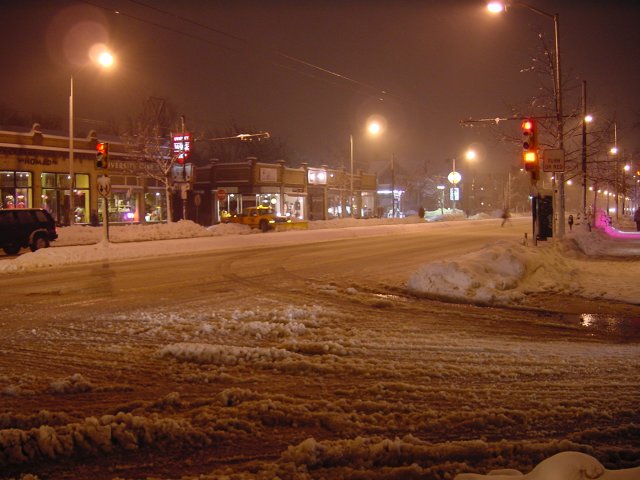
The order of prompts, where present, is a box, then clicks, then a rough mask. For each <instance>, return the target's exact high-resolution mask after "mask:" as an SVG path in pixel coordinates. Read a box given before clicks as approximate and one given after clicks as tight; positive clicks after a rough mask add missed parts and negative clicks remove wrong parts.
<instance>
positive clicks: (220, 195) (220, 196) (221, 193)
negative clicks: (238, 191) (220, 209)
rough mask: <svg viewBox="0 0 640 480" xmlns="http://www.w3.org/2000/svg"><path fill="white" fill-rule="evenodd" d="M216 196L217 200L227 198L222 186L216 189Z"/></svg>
mask: <svg viewBox="0 0 640 480" xmlns="http://www.w3.org/2000/svg"><path fill="white" fill-rule="evenodd" d="M216 197H217V198H218V201H220V202H221V201H223V200H224V199H225V198H227V191H226V190H225V189H224V188H219V189H218V190H217V191H216Z"/></svg>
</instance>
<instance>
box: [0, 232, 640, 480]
mask: <svg viewBox="0 0 640 480" xmlns="http://www.w3.org/2000/svg"><path fill="white" fill-rule="evenodd" d="M522 225H524V223H523V224H522ZM465 229H466V230H465ZM466 231H468V227H465V226H459V225H455V224H451V225H448V226H445V227H442V228H438V229H431V230H429V233H428V234H426V233H421V232H409V233H406V234H403V235H393V236H388V237H385V236H376V237H369V238H353V239H345V240H333V241H328V242H321V243H313V242H309V243H300V244H295V245H285V246H281V247H274V246H265V247H251V248H247V247H237V248H232V249H224V250H218V251H211V252H194V253H193V254H190V255H182V256H176V257H169V256H165V257H162V258H153V259H141V260H128V261H118V262H102V263H94V264H89V265H84V266H77V267H65V268H60V269H55V270H44V271H40V272H31V273H29V272H27V273H21V274H10V275H3V276H0V305H2V307H1V312H2V320H1V321H0V333H1V334H2V341H1V343H0V472H2V473H0V477H1V478H10V477H11V476H16V477H17V476H19V475H20V474H23V473H33V474H37V475H38V476H39V477H40V478H47V479H58V478H60V479H61V478H74V479H84V478H92V479H95V480H100V479H111V478H116V477H118V478H141V477H147V476H154V478H160V479H164V478H167V479H168V478H181V477H183V476H185V477H186V476H188V475H194V476H195V475H197V474H202V475H205V476H203V477H202V478H227V477H223V475H225V474H226V475H229V477H228V478H234V479H271V478H275V477H276V476H278V477H279V478H281V479H291V480H297V479H315V478H318V479H319V478H331V479H340V478H345V479H346V478H356V477H357V478H362V479H383V478H429V479H431V478H433V479H436V480H437V479H450V478H453V475H454V474H455V473H458V472H465V471H486V470H487V469H490V468H493V467H505V466H508V467H510V468H519V469H521V470H523V471H527V470H528V469H530V468H531V467H532V466H533V465H535V464H537V463H538V462H540V461H541V460H542V459H544V458H546V457H548V456H550V455H551V454H553V453H555V452H558V451H562V450H566V449H573V450H582V451H585V452H587V453H589V454H590V455H593V456H595V457H596V458H598V460H600V461H601V462H602V463H603V464H605V466H607V467H608V468H612V469H617V468H625V467H629V466H635V465H638V464H640V441H639V438H640V435H639V434H638V430H637V425H638V423H639V421H640V417H639V414H638V411H637V401H638V391H639V387H640V374H639V373H638V372H639V369H638V367H639V366H640V362H639V358H640V355H638V354H639V348H638V343H637V341H636V340H633V339H629V338H623V337H621V336H620V335H619V332H615V331H614V332H607V331H595V330H591V329H586V328H584V326H581V325H580V324H579V323H577V322H574V323H572V322H569V321H567V319H566V317H565V316H563V315H560V314H552V313H544V312H539V311H536V310H535V309H500V308H486V307H485V308H483V307H477V306H470V305H461V304H460V305H455V304H447V303H440V302H436V301H431V300H426V299H419V298H413V297H411V296H409V295H407V294H406V291H405V289H404V285H405V283H406V280H407V278H408V276H409V275H410V274H411V272H412V271H413V270H415V268H416V265H418V264H420V263H422V262H426V261H430V260H433V259H437V258H443V257H455V255H458V254H461V253H464V252H468V251H470V250H473V249H477V248H479V247H480V246H481V245H482V244H483V242H485V241H486V242H492V241H495V240H497V239H499V238H502V237H504V236H506V237H508V238H509V237H510V238H519V237H521V236H522V232H523V231H525V228H518V227H514V228H505V229H500V228H496V223H495V222H485V223H483V222H479V223H478V224H477V226H475V227H474V232H473V235H470V234H468V233H464V232H466ZM251 237H252V239H251V241H253V242H259V239H260V238H261V236H257V235H252V236H251ZM262 238H267V237H262ZM630 308H631V307H630ZM633 308H635V307H633ZM630 340H631V341H630ZM234 475H235V476H234Z"/></svg>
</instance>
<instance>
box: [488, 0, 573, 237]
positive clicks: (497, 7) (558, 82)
mask: <svg viewBox="0 0 640 480" xmlns="http://www.w3.org/2000/svg"><path fill="white" fill-rule="evenodd" d="M508 5H510V6H514V7H524V8H526V9H528V10H530V11H532V12H534V13H537V14H538V15H542V16H543V17H547V18H550V19H552V20H553V26H554V35H555V75H554V91H555V97H556V121H557V124H558V127H557V128H558V138H557V142H558V148H559V149H560V150H564V127H563V123H562V117H563V113H562V75H561V71H560V18H559V15H558V14H557V13H554V14H552V13H547V12H545V11H543V10H540V9H539V8H536V7H534V6H532V5H529V4H527V3H524V2H512V3H509V4H508ZM487 8H488V9H489V11H490V12H493V13H497V12H502V11H506V10H507V4H502V3H500V2H491V3H489V4H488V5H487ZM558 177H559V186H558V193H559V197H560V201H559V202H556V203H558V205H557V207H558V220H557V233H558V237H560V238H562V237H563V236H564V207H565V206H564V172H559V176H558ZM554 182H555V175H554ZM554 195H555V189H554Z"/></svg>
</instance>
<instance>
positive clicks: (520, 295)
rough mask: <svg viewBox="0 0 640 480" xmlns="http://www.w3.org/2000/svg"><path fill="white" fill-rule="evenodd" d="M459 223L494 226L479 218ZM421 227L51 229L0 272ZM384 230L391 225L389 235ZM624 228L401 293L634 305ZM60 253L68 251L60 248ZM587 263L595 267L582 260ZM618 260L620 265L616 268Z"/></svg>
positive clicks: (482, 259)
mask: <svg viewBox="0 0 640 480" xmlns="http://www.w3.org/2000/svg"><path fill="white" fill-rule="evenodd" d="M429 218H430V219H431V220H435V221H434V222H433V223H431V224H430V226H432V227H433V228H438V226H439V225H440V223H439V222H438V221H440V220H462V219H463V218H462V217H460V216H458V217H456V216H452V215H449V216H445V217H444V218H443V217H440V216H438V215H437V213H435V212H431V216H430V217H429ZM467 221H468V222H470V223H472V222H474V221H498V220H495V219H489V220H487V219H486V217H484V218H476V219H471V220H467ZM421 224H422V222H420V223H418V219H417V217H412V218H407V219H403V220H388V219H370V220H355V219H341V220H331V221H319V222H311V224H310V230H309V231H291V232H277V233H270V234H267V235H264V234H261V232H259V231H258V230H251V229H250V228H248V227H246V226H243V225H235V224H226V225H225V224H220V225H215V226H212V227H209V228H204V227H202V226H200V225H198V224H196V223H194V222H191V221H180V222H177V223H171V224H161V225H128V226H118V227H111V229H110V232H109V237H110V240H111V242H113V243H107V242H104V240H103V238H104V231H103V229H102V228H101V227H100V228H95V227H88V226H73V227H64V228H59V229H58V230H59V235H60V238H59V239H58V240H57V241H56V242H55V246H56V248H50V249H46V250H41V251H38V252H35V253H27V254H23V255H21V256H20V257H18V258H16V259H14V260H10V261H5V262H0V273H2V272H12V271H27V270H34V269H38V268H42V267H51V266H58V265H68V264H77V263H83V262H90V261H100V260H104V259H109V260H112V261H114V260H123V259H131V258H137V257H144V256H162V255H169V254H172V253H185V252H195V251H206V250H217V249H224V248H233V247H238V246H252V245H269V244H271V245H286V244H291V243H301V242H312V241H320V240H326V241H329V240H332V239H337V238H349V237H360V236H372V235H392V234H393V232H404V231H408V230H409V231H410V230H411V229H412V228H417V226H418V225H421ZM391 225H394V227H393V228H394V229H393V230H390V228H389V227H390V226H391ZM631 225H632V223H631V222H630V221H628V220H627V221H626V222H625V223H623V226H622V228H624V230H625V232H626V233H625V234H624V235H621V234H620V232H621V230H620V229H615V228H613V227H608V226H607V227H606V228H605V227H604V226H603V227H602V228H594V229H593V231H591V232H589V231H588V230H587V229H585V228H584V226H583V225H576V226H575V227H574V229H573V230H572V231H571V232H567V236H566V239H564V240H563V241H559V242H555V241H549V242H538V246H537V247H534V246H533V245H532V244H529V245H527V246H525V245H523V242H500V243H496V244H493V245H485V246H483V248H482V249H480V250H478V251H476V252H472V253H469V254H467V255H465V256H462V257H458V258H456V259H455V260H446V259H445V260H442V261H438V262H433V263H430V264H426V265H416V273H415V274H414V275H413V276H412V277H411V278H408V279H407V283H408V287H409V289H410V290H412V291H413V292H414V293H417V294H424V295H426V296H432V297H438V298H446V299H452V300H468V301H473V302H476V303H487V304H492V303H498V304H505V303H519V302H521V301H522V300H523V299H524V298H525V296H526V295H528V294H530V293H544V292H548V293H563V294H570V295H579V296H581V297H584V298H592V299H603V300H617V301H621V302H626V303H632V304H640V288H639V287H638V279H639V278H640V232H633V231H631V228H630V227H631ZM422 226H424V225H422ZM505 228H509V225H507V226H506V227H505ZM176 239H191V240H190V241H188V242H184V241H178V240H176ZM159 240H172V241H170V242H169V241H164V242H163V241H159ZM530 243H531V242H530ZM63 246H73V247H72V248H69V247H68V248H60V247H63ZM589 257H590V258H591V259H597V261H588V258H589ZM614 258H615V259H616V260H615V262H614V261H613V259H614ZM621 261H624V262H625V263H623V264H621ZM621 266H623V267H624V268H620V267H621Z"/></svg>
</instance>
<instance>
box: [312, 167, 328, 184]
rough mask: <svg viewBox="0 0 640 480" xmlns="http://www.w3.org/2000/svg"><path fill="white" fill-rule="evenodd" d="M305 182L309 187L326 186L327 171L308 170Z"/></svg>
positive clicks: (318, 169)
mask: <svg viewBox="0 0 640 480" xmlns="http://www.w3.org/2000/svg"><path fill="white" fill-rule="evenodd" d="M307 181H308V182H309V185H326V184H327V171H326V170H322V169H320V168H310V169H309V170H308V171H307Z"/></svg>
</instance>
